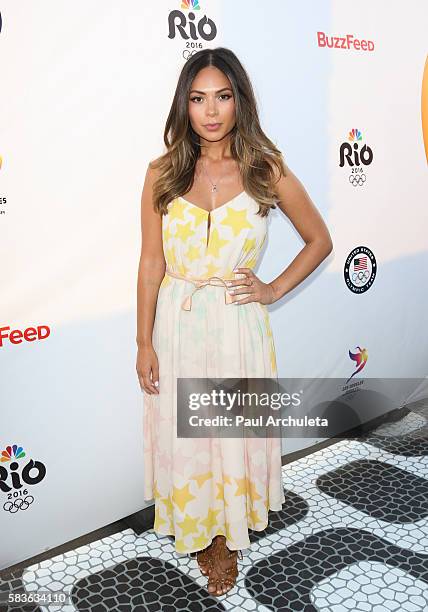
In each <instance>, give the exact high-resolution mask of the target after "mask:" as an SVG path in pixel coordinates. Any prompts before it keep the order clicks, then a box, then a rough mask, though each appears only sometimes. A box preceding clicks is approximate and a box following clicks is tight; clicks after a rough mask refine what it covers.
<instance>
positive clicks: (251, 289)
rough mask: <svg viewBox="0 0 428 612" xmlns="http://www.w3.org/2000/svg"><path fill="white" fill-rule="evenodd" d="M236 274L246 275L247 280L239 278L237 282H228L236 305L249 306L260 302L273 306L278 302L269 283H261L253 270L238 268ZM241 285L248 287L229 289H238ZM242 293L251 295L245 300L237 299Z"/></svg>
mask: <svg viewBox="0 0 428 612" xmlns="http://www.w3.org/2000/svg"><path fill="white" fill-rule="evenodd" d="M236 272H239V273H241V274H245V276H246V278H238V279H236V280H227V281H226V285H227V287H228V291H229V293H231V294H232V295H233V296H234V300H233V303H234V304H248V303H249V302H260V303H261V304H273V303H274V302H276V300H277V297H276V294H275V290H274V288H273V287H272V285H270V284H269V283H264V282H263V281H261V280H260V279H259V278H258V277H257V276H256V275H255V274H254V272H253V271H252V270H251V268H236ZM239 285H246V286H245V287H241V288H240V289H232V290H230V289H229V287H236V286H239ZM240 293H249V294H250V295H248V296H247V297H245V298H241V299H239V298H238V299H236V298H235V296H237V295H239V294H240Z"/></svg>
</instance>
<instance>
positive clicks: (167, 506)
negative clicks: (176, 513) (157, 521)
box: [161, 495, 173, 517]
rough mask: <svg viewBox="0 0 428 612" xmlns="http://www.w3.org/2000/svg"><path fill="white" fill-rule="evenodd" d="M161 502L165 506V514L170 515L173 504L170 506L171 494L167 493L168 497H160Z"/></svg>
mask: <svg viewBox="0 0 428 612" xmlns="http://www.w3.org/2000/svg"><path fill="white" fill-rule="evenodd" d="M161 502H162V503H163V504H164V506H165V509H166V515H167V516H169V517H172V512H173V506H172V501H171V496H170V495H168V497H162V499H161Z"/></svg>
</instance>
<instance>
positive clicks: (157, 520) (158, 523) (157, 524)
mask: <svg viewBox="0 0 428 612" xmlns="http://www.w3.org/2000/svg"><path fill="white" fill-rule="evenodd" d="M165 523H166V521H165V520H164V519H163V518H162V517H161V516H160V514H159V508H158V507H157V506H156V509H155V522H154V524H153V529H154V530H155V531H156V529H159V527H161V526H162V525H164V524H165Z"/></svg>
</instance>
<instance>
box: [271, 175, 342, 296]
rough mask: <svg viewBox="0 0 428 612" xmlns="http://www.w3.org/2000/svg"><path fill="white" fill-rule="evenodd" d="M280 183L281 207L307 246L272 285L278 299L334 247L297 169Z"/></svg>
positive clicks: (278, 191) (279, 198) (278, 188)
mask: <svg viewBox="0 0 428 612" xmlns="http://www.w3.org/2000/svg"><path fill="white" fill-rule="evenodd" d="M285 168H286V171H287V174H286V176H281V177H280V179H279V181H277V182H276V184H275V186H276V193H277V195H278V200H279V202H278V207H279V208H280V209H281V210H282V211H283V212H284V214H285V215H287V217H288V218H289V219H290V221H291V223H292V224H293V225H294V227H295V228H296V230H297V231H298V233H299V234H300V236H301V237H302V239H303V240H304V241H305V243H306V244H305V246H304V247H303V249H302V250H301V251H299V253H298V254H297V255H296V257H295V258H294V259H293V261H292V262H291V263H290V265H289V266H288V267H287V268H286V269H285V270H284V271H283V272H282V273H281V274H280V275H279V276H277V278H275V279H274V280H273V281H271V282H270V283H269V284H270V285H271V287H272V288H273V291H274V294H275V300H274V301H276V300H279V299H280V298H281V297H282V296H283V295H285V294H286V293H288V292H289V291H291V290H292V289H294V287H297V285H299V284H300V283H301V282H302V281H303V280H304V279H305V278H306V277H307V276H309V274H311V272H313V271H314V270H315V269H316V268H317V267H318V266H319V265H320V263H321V262H322V261H324V259H325V258H326V257H327V256H328V255H329V254H330V253H331V251H332V250H333V242H332V239H331V236H330V233H329V231H328V229H327V226H326V224H325V223H324V220H323V218H322V216H321V214H320V213H319V211H318V210H317V208H316V207H315V205H314V203H313V202H312V200H311V198H310V197H309V195H308V193H307V191H306V189H305V188H304V186H303V185H302V183H301V182H300V181H299V179H298V178H297V176H296V175H295V174H293V172H292V171H291V170H290V168H288V167H287V166H286V167H285Z"/></svg>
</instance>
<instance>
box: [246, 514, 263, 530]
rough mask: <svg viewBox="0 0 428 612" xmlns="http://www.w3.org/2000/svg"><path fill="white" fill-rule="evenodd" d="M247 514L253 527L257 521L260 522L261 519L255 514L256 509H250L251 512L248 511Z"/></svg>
mask: <svg viewBox="0 0 428 612" xmlns="http://www.w3.org/2000/svg"><path fill="white" fill-rule="evenodd" d="M248 514H249V516H250V519H251V524H252V525H253V527H255V526H256V525H257V523H261V522H262V519H261V518H260V517H259V515H258V514H257V510H251V512H249V513H248Z"/></svg>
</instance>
